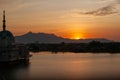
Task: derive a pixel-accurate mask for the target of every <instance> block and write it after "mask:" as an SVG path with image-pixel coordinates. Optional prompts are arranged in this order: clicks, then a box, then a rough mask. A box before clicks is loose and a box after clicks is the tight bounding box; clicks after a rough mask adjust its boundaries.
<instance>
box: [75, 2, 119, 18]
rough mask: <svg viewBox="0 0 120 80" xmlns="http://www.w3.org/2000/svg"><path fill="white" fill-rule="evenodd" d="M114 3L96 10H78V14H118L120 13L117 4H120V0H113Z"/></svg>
mask: <svg viewBox="0 0 120 80" xmlns="http://www.w3.org/2000/svg"><path fill="white" fill-rule="evenodd" d="M101 1H110V0H101ZM111 1H112V3H111V4H109V5H107V6H104V7H101V8H98V9H96V10H93V11H87V12H77V14H79V15H93V16H107V15H112V14H117V13H119V12H118V11H117V8H116V5H117V4H119V5H120V0H111Z"/></svg>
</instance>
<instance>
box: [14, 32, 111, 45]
mask: <svg viewBox="0 0 120 80" xmlns="http://www.w3.org/2000/svg"><path fill="white" fill-rule="evenodd" d="M15 40H16V43H35V42H39V43H61V42H65V43H89V42H91V41H100V42H104V43H108V42H113V41H111V40H107V39H104V38H94V39H79V40H73V39H67V38H62V37H59V36H56V35H55V34H48V33H32V32H28V33H26V34H24V35H21V36H16V37H15Z"/></svg>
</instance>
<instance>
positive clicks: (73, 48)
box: [28, 41, 120, 53]
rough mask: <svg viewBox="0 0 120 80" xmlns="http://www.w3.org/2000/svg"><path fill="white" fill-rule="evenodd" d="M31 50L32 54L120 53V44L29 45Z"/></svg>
mask: <svg viewBox="0 0 120 80" xmlns="http://www.w3.org/2000/svg"><path fill="white" fill-rule="evenodd" d="M28 46H29V50H30V51H32V52H40V51H50V52H55V53H57V52H75V53H79V52H82V53H83V52H84V53H87V52H92V53H101V52H102V53H120V42H110V43H101V42H98V41H92V42H90V43H64V42H62V43H59V44H44V43H41V44H40V43H32V44H28Z"/></svg>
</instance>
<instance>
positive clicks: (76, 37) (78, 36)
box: [72, 34, 84, 40]
mask: <svg viewBox="0 0 120 80" xmlns="http://www.w3.org/2000/svg"><path fill="white" fill-rule="evenodd" d="M83 38H84V37H83V35H82V34H74V36H73V37H72V39H75V40H79V39H83Z"/></svg>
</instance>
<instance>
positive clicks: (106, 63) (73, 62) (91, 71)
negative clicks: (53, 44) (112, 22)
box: [0, 52, 120, 80]
mask: <svg viewBox="0 0 120 80" xmlns="http://www.w3.org/2000/svg"><path fill="white" fill-rule="evenodd" d="M35 79H37V80H98V79H101V80H117V79H119V80H120V54H102V53H101V54H92V53H80V54H78V53H64V54H63V53H58V54H51V53H50V52H41V53H34V54H33V56H32V57H31V58H30V64H29V65H27V66H25V65H22V64H21V65H18V66H15V67H7V68H1V71H0V80H35Z"/></svg>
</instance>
